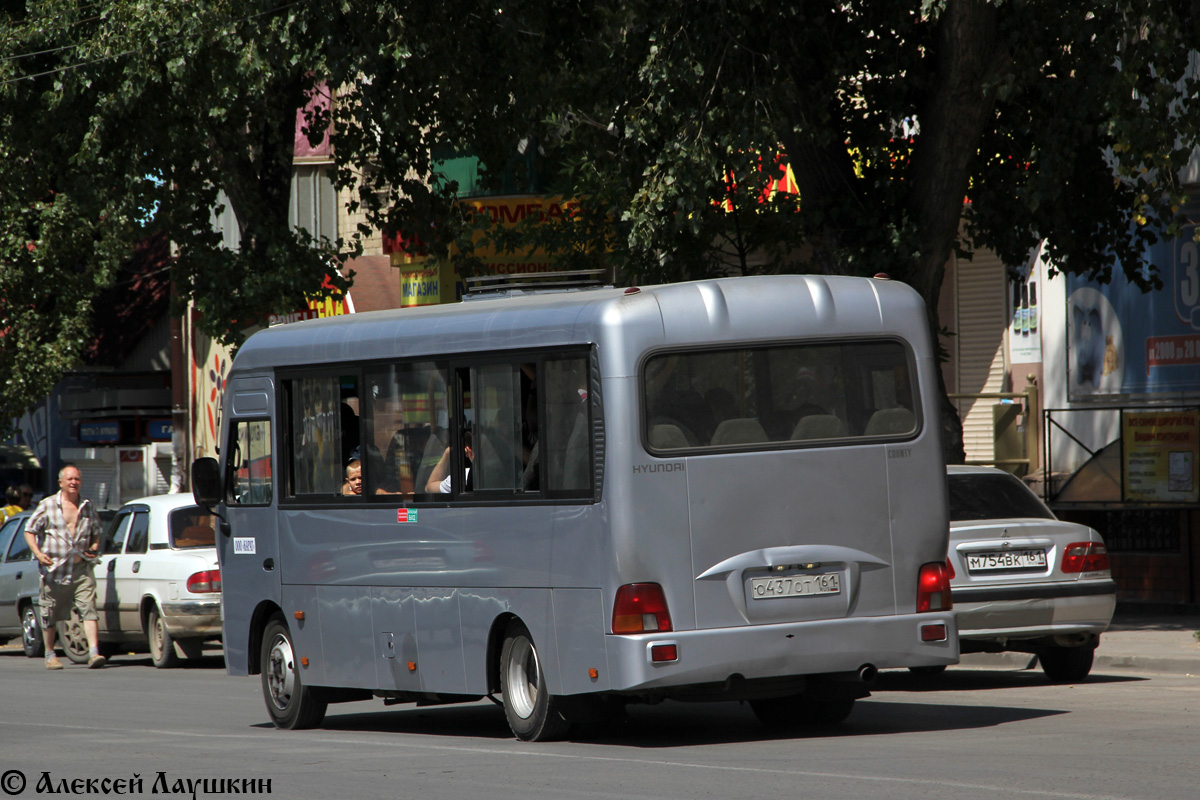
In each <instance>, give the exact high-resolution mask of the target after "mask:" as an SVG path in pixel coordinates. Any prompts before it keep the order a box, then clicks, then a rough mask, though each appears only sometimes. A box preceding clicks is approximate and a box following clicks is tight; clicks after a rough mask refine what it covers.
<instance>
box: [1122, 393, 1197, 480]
mask: <svg viewBox="0 0 1200 800" xmlns="http://www.w3.org/2000/svg"><path fill="white" fill-rule="evenodd" d="M1198 426H1200V410H1197V409H1194V408H1193V409H1183V410H1176V409H1164V410H1162V411H1126V412H1125V413H1124V414H1122V415H1121V454H1122V463H1121V471H1122V484H1123V485H1124V487H1125V497H1124V499H1125V501H1126V502H1143V503H1195V502H1197V501H1200V480H1198V477H1200V476H1198V475H1197V454H1198V453H1200V429H1198Z"/></svg>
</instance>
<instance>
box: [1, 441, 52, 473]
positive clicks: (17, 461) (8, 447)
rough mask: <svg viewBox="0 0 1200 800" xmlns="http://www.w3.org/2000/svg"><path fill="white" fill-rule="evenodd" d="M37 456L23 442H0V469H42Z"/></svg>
mask: <svg viewBox="0 0 1200 800" xmlns="http://www.w3.org/2000/svg"><path fill="white" fill-rule="evenodd" d="M41 468H42V464H41V462H40V461H38V458H37V456H35V455H34V454H33V451H32V450H30V449H29V448H28V447H26V446H25V445H23V444H0V469H41Z"/></svg>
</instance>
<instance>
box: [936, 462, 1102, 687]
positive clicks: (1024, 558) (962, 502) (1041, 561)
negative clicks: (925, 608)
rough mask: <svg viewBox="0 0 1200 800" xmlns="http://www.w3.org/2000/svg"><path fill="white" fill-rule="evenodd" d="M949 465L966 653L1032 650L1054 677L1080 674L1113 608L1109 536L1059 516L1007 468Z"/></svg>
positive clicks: (954, 577) (957, 596) (956, 595)
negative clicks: (1005, 470) (1108, 548)
mask: <svg viewBox="0 0 1200 800" xmlns="http://www.w3.org/2000/svg"><path fill="white" fill-rule="evenodd" d="M947 472H948V475H947V478H948V480H949V489H950V492H949V494H950V553H949V558H948V560H947V562H948V565H949V567H950V591H951V596H952V597H953V601H954V611H955V615H956V617H957V620H958V634H959V642H960V649H961V652H962V653H964V654H966V653H978V652H989V653H996V652H1002V651H1017V652H1023V653H1033V654H1036V655H1037V657H1038V661H1039V663H1040V664H1041V667H1042V671H1043V672H1045V674H1046V677H1047V678H1049V679H1050V680H1052V681H1055V682H1075V681H1081V680H1083V679H1084V678H1086V677H1087V675H1088V673H1089V672H1090V671H1091V668H1092V661H1093V657H1094V654H1095V649H1096V646H1097V645H1098V644H1099V642H1100V634H1101V633H1103V632H1104V631H1105V630H1107V628H1108V625H1109V623H1110V622H1111V620H1112V615H1113V610H1114V609H1115V608H1116V584H1115V583H1114V582H1113V579H1112V574H1111V572H1110V569H1109V561H1108V551H1107V550H1106V549H1105V546H1104V540H1103V539H1102V538H1101V536H1100V534H1099V533H1097V532H1096V531H1095V530H1093V529H1091V528H1089V527H1087V526H1084V525H1077V524H1075V523H1073V522H1064V521H1062V520H1059V519H1057V518H1056V517H1055V516H1054V514H1053V512H1051V511H1050V509H1049V508H1047V507H1046V505H1045V504H1044V503H1042V501H1041V500H1040V499H1038V497H1037V495H1035V494H1034V493H1033V492H1032V491H1030V489H1029V487H1027V486H1026V485H1025V484H1024V483H1023V482H1022V481H1021V480H1020V479H1018V478H1016V477H1015V476H1013V475H1011V474H1009V473H1007V472H1004V471H1003V470H999V469H993V468H990V467H966V466H950V467H947Z"/></svg>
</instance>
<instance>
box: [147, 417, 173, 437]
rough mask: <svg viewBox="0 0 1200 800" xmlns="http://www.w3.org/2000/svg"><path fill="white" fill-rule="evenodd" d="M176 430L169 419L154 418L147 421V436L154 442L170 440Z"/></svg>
mask: <svg viewBox="0 0 1200 800" xmlns="http://www.w3.org/2000/svg"><path fill="white" fill-rule="evenodd" d="M173 430H174V428H173V426H172V424H171V420H169V419H152V420H150V421H149V422H147V423H146V438H147V439H149V440H150V441H152V442H169V441H171V433H172V431H173Z"/></svg>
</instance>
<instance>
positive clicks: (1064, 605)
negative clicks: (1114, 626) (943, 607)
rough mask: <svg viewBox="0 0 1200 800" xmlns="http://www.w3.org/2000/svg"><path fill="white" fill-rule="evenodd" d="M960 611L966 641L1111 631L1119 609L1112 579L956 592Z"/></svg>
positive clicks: (955, 598)
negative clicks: (1110, 624)
mask: <svg viewBox="0 0 1200 800" xmlns="http://www.w3.org/2000/svg"><path fill="white" fill-rule="evenodd" d="M951 594H952V596H953V598H954V612H955V616H956V617H957V619H958V631H959V636H960V637H961V638H963V639H988V640H996V641H1000V642H1003V641H1005V640H1008V639H1032V638H1037V637H1041V636H1055V635H1063V634H1077V633H1091V634H1099V633H1102V632H1103V631H1105V630H1107V629H1108V625H1109V622H1111V621H1112V615H1113V611H1114V610H1115V609H1116V605H1117V595H1116V584H1115V583H1114V582H1113V581H1111V580H1102V581H1085V582H1071V583H1062V582H1060V583H1050V584H1044V585H1041V586H1038V585H1032V586H1031V585H1029V584H1024V585H1021V586H1011V587H1007V586H986V587H979V588H962V589H959V588H955V589H954V590H953V591H952V593H951Z"/></svg>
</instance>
